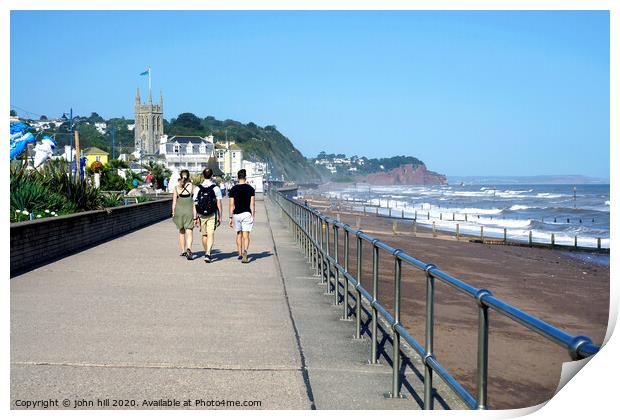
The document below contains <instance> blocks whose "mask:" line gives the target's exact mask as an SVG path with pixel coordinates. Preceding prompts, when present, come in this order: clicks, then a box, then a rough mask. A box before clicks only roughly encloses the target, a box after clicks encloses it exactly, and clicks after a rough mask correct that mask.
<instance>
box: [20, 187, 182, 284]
mask: <svg viewBox="0 0 620 420" xmlns="http://www.w3.org/2000/svg"><path fill="white" fill-rule="evenodd" d="M171 207H172V204H171V199H163V200H157V201H149V202H146V203H139V204H129V205H127V206H120V207H114V208H109V209H106V210H96V211H87V212H81V213H75V214H71V215H67V216H58V217H51V218H45V219H39V220H32V221H27V222H19V223H12V224H11V276H13V275H15V274H18V273H21V272H24V271H28V270H31V269H33V268H36V267H38V266H40V265H42V264H44V263H46V262H49V261H52V260H54V259H57V258H61V257H65V256H67V255H71V254H73V253H75V252H78V251H81V250H83V249H85V248H88V247H90V246H93V245H95V244H98V243H101V242H104V241H107V240H110V239H112V238H115V237H117V236H120V235H124V234H126V233H129V232H131V231H133V230H136V229H139V228H142V227H145V226H148V225H150V224H153V223H155V222H159V221H161V220H164V219H166V218H169V217H170V214H171Z"/></svg>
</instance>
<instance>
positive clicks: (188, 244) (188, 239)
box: [185, 229, 194, 249]
mask: <svg viewBox="0 0 620 420" xmlns="http://www.w3.org/2000/svg"><path fill="white" fill-rule="evenodd" d="M193 242H194V229H185V248H186V249H192V244H193Z"/></svg>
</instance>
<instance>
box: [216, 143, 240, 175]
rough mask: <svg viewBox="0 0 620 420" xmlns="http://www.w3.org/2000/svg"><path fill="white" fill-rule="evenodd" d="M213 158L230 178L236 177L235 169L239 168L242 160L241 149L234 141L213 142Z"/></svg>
mask: <svg viewBox="0 0 620 420" xmlns="http://www.w3.org/2000/svg"><path fill="white" fill-rule="evenodd" d="M214 149H215V150H214V152H215V158H216V159H217V164H218V166H219V168H220V170H221V171H222V172H224V174H225V175H228V176H230V177H231V178H232V179H237V171H238V170H239V169H241V168H242V167H243V166H242V161H243V150H242V149H241V147H239V146H237V145H236V144H235V142H234V141H232V140H228V141H226V142H219V143H215V148H214Z"/></svg>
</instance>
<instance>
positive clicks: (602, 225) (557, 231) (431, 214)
mask: <svg viewBox="0 0 620 420" xmlns="http://www.w3.org/2000/svg"><path fill="white" fill-rule="evenodd" d="M326 194H327V196H329V197H331V198H340V199H349V200H360V201H359V202H358V203H356V204H355V207H356V209H357V210H362V209H363V207H364V205H369V206H380V208H379V210H378V212H379V214H382V215H389V214H390V209H391V214H392V217H405V218H409V219H413V218H416V220H417V223H418V224H422V225H429V226H431V225H432V223H433V222H434V223H435V227H436V229H438V230H442V231H447V232H455V229H456V224H457V223H458V224H459V231H460V232H461V233H462V234H472V235H479V234H480V227H481V226H483V230H484V235H485V236H487V237H497V238H503V236H504V229H506V235H507V237H508V239H510V240H514V241H518V242H527V241H529V235H530V231H531V235H532V240H533V241H534V242H537V243H550V242H551V234H553V236H554V241H555V243H556V244H558V245H571V246H572V245H574V243H575V242H574V241H575V237H577V243H578V246H579V247H586V248H596V247H598V246H599V241H600V246H601V248H609V247H610V237H609V236H610V227H609V215H610V194H609V185H608V184H605V185H603V184H587V185H557V184H553V185H539V184H536V185H527V184H510V185H473V184H472V185H466V184H465V185H436V186H402V185H399V186H369V185H362V184H357V185H356V186H352V187H349V188H345V189H342V190H337V191H336V190H334V191H328V192H327V193H326ZM367 211H369V212H370V211H373V212H374V211H376V210H374V208H373V209H371V208H367Z"/></svg>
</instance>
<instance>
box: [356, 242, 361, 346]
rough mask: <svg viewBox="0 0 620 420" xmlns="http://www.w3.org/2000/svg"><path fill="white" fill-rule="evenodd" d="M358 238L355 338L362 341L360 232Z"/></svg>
mask: <svg viewBox="0 0 620 420" xmlns="http://www.w3.org/2000/svg"><path fill="white" fill-rule="evenodd" d="M356 236H357V284H356V285H355V290H356V292H357V293H356V295H355V338H356V339H357V340H360V339H361V338H362V292H361V291H360V287H361V286H362V238H360V236H359V231H358V232H356Z"/></svg>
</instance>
